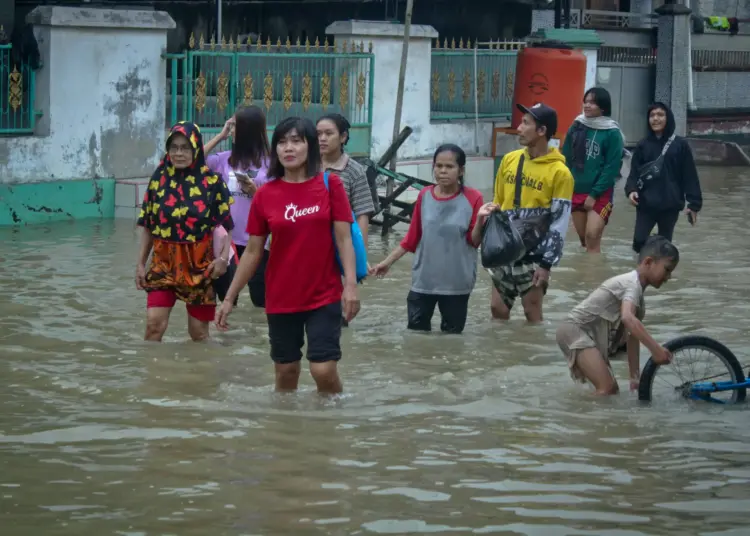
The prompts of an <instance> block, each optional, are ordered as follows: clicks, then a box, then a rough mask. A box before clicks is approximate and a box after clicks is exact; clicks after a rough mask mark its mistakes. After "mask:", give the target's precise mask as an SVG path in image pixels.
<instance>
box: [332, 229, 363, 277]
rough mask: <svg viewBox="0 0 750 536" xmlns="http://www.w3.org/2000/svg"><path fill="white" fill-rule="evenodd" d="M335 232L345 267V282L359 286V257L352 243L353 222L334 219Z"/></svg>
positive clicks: (342, 264)
mask: <svg viewBox="0 0 750 536" xmlns="http://www.w3.org/2000/svg"><path fill="white" fill-rule="evenodd" d="M333 232H334V236H335V237H336V247H337V248H338V250H339V258H340V259H341V266H342V267H343V268H344V284H345V285H354V286H355V287H356V286H357V258H356V256H355V254H354V245H353V244H352V224H351V223H348V222H345V221H334V222H333Z"/></svg>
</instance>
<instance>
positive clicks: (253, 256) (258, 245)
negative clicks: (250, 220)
mask: <svg viewBox="0 0 750 536" xmlns="http://www.w3.org/2000/svg"><path fill="white" fill-rule="evenodd" d="M265 243H266V237H265V236H255V235H250V240H248V242H247V248H245V252H244V253H243V254H242V257H241V258H240V263H239V265H238V266H237V271H236V272H235V274H234V278H233V279H232V284H231V285H230V286H229V290H228V291H227V295H226V297H225V298H224V301H225V302H228V303H230V304H231V303H234V300H236V299H237V296H239V294H240V291H242V289H243V288H245V286H246V285H247V282H248V281H250V278H251V277H253V276H254V275H255V271H256V270H257V269H258V265H259V264H260V261H261V259H262V258H263V247H264V245H265Z"/></svg>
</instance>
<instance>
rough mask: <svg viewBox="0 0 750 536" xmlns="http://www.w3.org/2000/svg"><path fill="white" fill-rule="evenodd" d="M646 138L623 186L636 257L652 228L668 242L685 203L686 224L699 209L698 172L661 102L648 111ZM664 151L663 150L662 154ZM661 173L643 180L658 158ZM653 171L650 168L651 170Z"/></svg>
mask: <svg viewBox="0 0 750 536" xmlns="http://www.w3.org/2000/svg"><path fill="white" fill-rule="evenodd" d="M647 117H648V128H649V133H648V135H647V136H646V137H645V138H644V139H642V140H641V141H639V142H638V145H636V147H635V150H634V151H633V158H632V160H631V163H630V175H629V176H628V180H627V181H626V183H625V195H627V196H628V199H630V202H631V203H632V204H633V206H635V207H636V218H635V230H634V233H633V250H635V252H636V253H638V252H639V251H640V250H641V246H643V244H644V243H645V242H646V240H647V239H648V237H649V235H650V234H651V231H652V230H653V228H654V226H658V234H659V235H661V236H663V237H664V238H666V239H667V240H669V241H671V240H672V234H673V233H674V228H675V225H676V224H677V220H678V218H679V217H680V213H681V212H682V210H683V209H684V208H685V202H686V201H687V211H686V212H687V215H688V220H689V221H690V222H691V224H692V225H695V223H696V222H697V221H698V212H699V211H700V210H701V207H702V206H703V196H702V194H701V185H700V182H699V180H698V170H697V169H696V167H695V160H693V152H692V151H691V150H690V146H689V145H688V142H687V140H686V139H685V138H683V137H682V136H677V135H676V134H675V133H674V131H675V120H674V115H673V114H672V110H670V109H669V107H668V106H667V105H666V104H664V103H662V102H655V103H654V104H652V105H651V106H649V108H648V116H647ZM665 147H666V150H665ZM662 153H663V158H662V162H661V166H660V168H661V171H660V173H659V174H658V175H655V176H653V179H652V180H645V181H644V180H643V177H642V175H643V173H644V171H645V170H646V169H648V167H649V164H652V163H654V162H655V161H657V160H659V158H660V157H661V156H662ZM652 169H654V168H652Z"/></svg>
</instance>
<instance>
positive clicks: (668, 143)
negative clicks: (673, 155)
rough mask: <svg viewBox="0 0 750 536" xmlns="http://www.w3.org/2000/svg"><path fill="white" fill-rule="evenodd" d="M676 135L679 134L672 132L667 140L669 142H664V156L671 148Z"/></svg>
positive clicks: (662, 152) (662, 151) (662, 154)
mask: <svg viewBox="0 0 750 536" xmlns="http://www.w3.org/2000/svg"><path fill="white" fill-rule="evenodd" d="M675 136H677V134H672V135H671V136H670V137H669V139H668V140H667V143H665V144H664V149H662V150H661V156H664V155H665V154H667V151H668V150H669V146H670V145H672V142H673V141H674V139H675Z"/></svg>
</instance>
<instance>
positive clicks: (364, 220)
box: [357, 214, 370, 249]
mask: <svg viewBox="0 0 750 536" xmlns="http://www.w3.org/2000/svg"><path fill="white" fill-rule="evenodd" d="M357 226H358V227H359V231H360V232H361V233H362V240H364V242H365V249H368V248H369V242H368V235H369V233H370V215H369V214H362V215H361V216H357Z"/></svg>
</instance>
